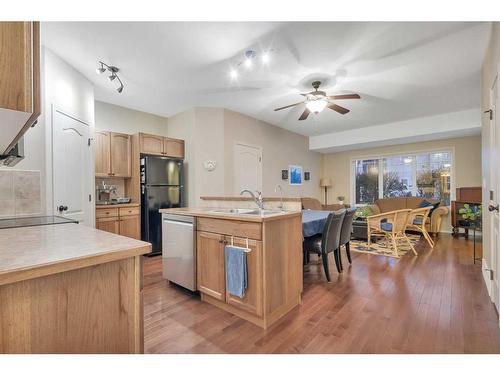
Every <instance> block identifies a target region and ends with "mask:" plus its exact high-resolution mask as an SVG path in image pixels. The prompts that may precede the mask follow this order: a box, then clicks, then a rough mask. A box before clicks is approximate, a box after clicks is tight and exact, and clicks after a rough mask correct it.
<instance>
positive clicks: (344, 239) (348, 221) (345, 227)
mask: <svg viewBox="0 0 500 375" xmlns="http://www.w3.org/2000/svg"><path fill="white" fill-rule="evenodd" d="M355 213H356V208H348V209H346V211H345V216H344V221H343V222H342V229H341V230H340V243H339V264H340V269H341V270H342V269H343V268H344V267H343V266H342V251H341V250H340V248H341V247H342V246H345V253H346V255H347V260H348V261H349V264H351V263H352V260H351V247H350V245H351V243H350V241H351V234H352V221H353V220H354V214H355Z"/></svg>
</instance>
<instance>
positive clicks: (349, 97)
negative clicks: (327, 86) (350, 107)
mask: <svg viewBox="0 0 500 375" xmlns="http://www.w3.org/2000/svg"><path fill="white" fill-rule="evenodd" d="M328 99H335V100H339V99H361V96H359V95H358V94H342V95H332V96H329V97H328Z"/></svg>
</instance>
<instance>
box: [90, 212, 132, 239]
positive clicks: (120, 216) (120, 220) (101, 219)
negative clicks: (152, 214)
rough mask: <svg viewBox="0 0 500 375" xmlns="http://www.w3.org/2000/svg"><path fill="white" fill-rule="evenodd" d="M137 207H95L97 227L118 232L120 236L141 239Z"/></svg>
mask: <svg viewBox="0 0 500 375" xmlns="http://www.w3.org/2000/svg"><path fill="white" fill-rule="evenodd" d="M139 211H140V209H139V208H138V207H131V208H120V209H119V210H118V209H116V208H111V209H110V208H107V207H105V208H97V209H96V223H95V227H96V228H97V229H100V230H103V231H106V232H110V233H115V234H120V235H122V236H126V237H131V238H135V239H137V240H140V239H141V216H140V213H139Z"/></svg>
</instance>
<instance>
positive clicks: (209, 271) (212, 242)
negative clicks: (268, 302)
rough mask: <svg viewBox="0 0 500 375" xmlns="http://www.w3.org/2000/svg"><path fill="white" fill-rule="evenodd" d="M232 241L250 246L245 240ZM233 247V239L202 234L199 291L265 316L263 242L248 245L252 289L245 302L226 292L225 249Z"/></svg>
mask: <svg viewBox="0 0 500 375" xmlns="http://www.w3.org/2000/svg"><path fill="white" fill-rule="evenodd" d="M232 239H233V243H234V245H236V246H246V240H245V239H244V238H241V237H233V238H232ZM230 243H231V237H230V236H224V235H222V234H217V233H209V232H203V231H198V233H197V254H198V255H197V264H198V274H197V277H198V290H199V291H200V292H202V293H205V294H207V295H209V296H211V297H213V298H215V299H218V300H220V301H225V302H226V303H228V304H230V305H233V306H236V307H238V308H239V309H242V310H245V311H247V312H249V313H251V314H254V315H257V316H262V241H255V240H249V241H248V246H249V248H250V250H251V251H250V252H249V253H247V272H248V273H247V281H248V285H247V290H246V293H245V297H243V298H239V297H237V296H233V295H231V294H229V293H228V292H227V291H226V272H225V266H224V264H225V262H224V247H225V245H226V244H230Z"/></svg>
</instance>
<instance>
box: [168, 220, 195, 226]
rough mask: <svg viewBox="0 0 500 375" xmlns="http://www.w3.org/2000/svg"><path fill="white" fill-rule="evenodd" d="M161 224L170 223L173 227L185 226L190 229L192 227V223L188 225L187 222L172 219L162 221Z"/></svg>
mask: <svg viewBox="0 0 500 375" xmlns="http://www.w3.org/2000/svg"><path fill="white" fill-rule="evenodd" d="M163 222H164V223H171V224H175V225H187V226H190V227H193V226H194V223H189V222H185V221H179V220H172V219H163Z"/></svg>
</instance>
